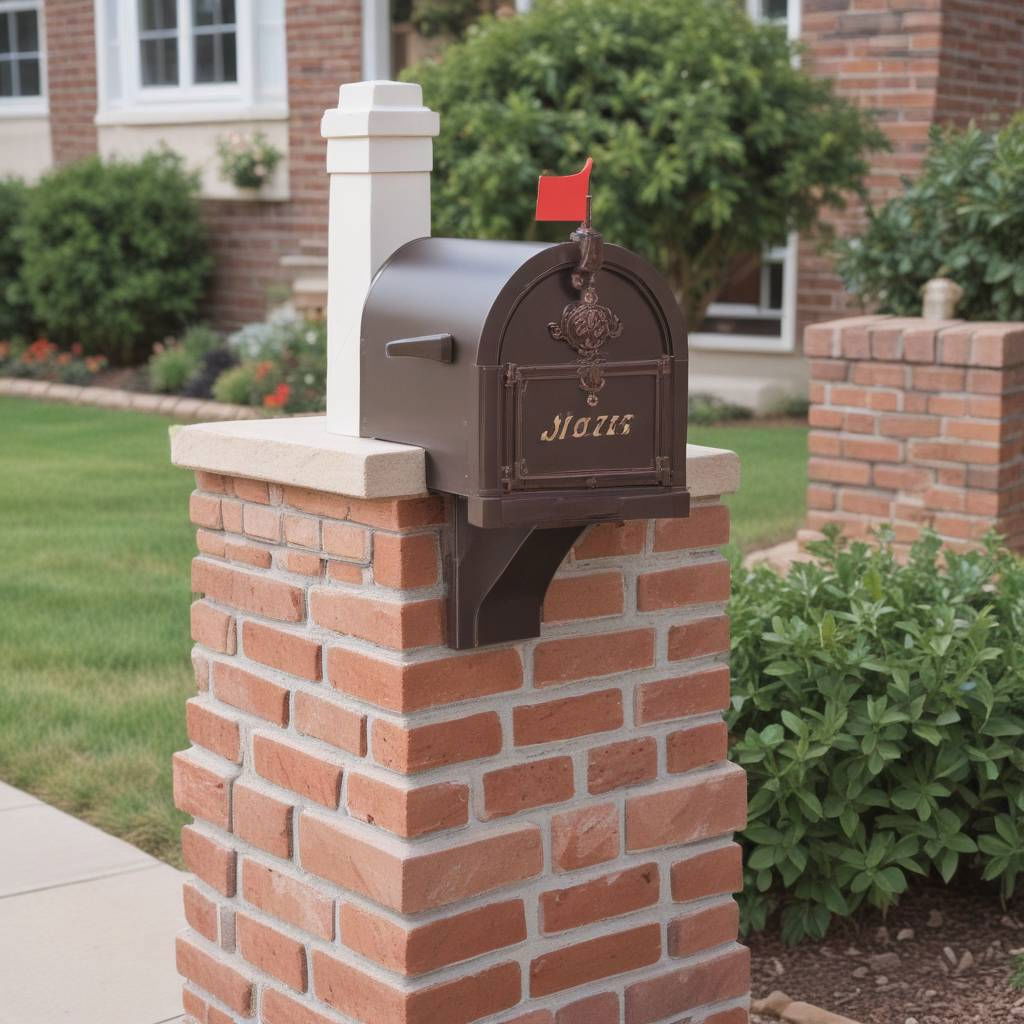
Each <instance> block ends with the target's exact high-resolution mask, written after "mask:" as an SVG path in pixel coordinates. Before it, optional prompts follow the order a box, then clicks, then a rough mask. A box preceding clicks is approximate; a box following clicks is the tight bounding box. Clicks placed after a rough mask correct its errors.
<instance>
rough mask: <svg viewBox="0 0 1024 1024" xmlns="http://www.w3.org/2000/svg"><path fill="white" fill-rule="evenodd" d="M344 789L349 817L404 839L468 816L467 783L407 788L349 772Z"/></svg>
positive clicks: (461, 821)
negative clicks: (345, 788)
mask: <svg viewBox="0 0 1024 1024" xmlns="http://www.w3.org/2000/svg"><path fill="white" fill-rule="evenodd" d="M346 793H347V800H348V813H349V814H351V815H352V817H353V818H358V819H359V820H360V821H365V822H367V823H368V824H370V825H376V826H377V827H378V828H384V829H387V830H388V831H389V832H394V833H395V834H396V835H400V836H402V837H403V838H405V839H414V838H416V837H417V836H422V835H427V834H428V833H430V832H438V831H441V830H443V829H449V828H458V827H459V826H460V825H465V824H466V822H467V821H468V820H469V787H468V786H464V785H462V784H461V783H455V782H439V783H437V784H435V785H432V786H419V787H416V788H412V789H410V788H406V787H403V786H394V785H391V784H389V783H387V782H382V781H381V780H380V779H376V778H373V777H371V776H369V775H358V774H356V773H355V772H349V776H348V788H347V790H346Z"/></svg>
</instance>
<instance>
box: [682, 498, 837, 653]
mask: <svg viewBox="0 0 1024 1024" xmlns="http://www.w3.org/2000/svg"><path fill="white" fill-rule="evenodd" d="M807 507H808V508H814V509H824V510H825V511H829V510H831V509H834V508H835V507H836V493H835V491H834V490H833V489H832V488H831V487H822V486H818V485H817V484H810V485H809V486H808V488H807ZM669 640H670V642H671V631H670V632H669Z"/></svg>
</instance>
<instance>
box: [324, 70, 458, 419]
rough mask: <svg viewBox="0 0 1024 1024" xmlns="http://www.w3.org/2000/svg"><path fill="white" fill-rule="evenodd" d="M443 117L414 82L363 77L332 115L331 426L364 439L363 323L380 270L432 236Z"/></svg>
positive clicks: (327, 123) (328, 122) (327, 122)
mask: <svg viewBox="0 0 1024 1024" xmlns="http://www.w3.org/2000/svg"><path fill="white" fill-rule="evenodd" d="M438 130H439V118H438V116H437V114H435V113H434V112H433V111H432V110H428V109H427V108H426V107H424V106H423V94H422V91H421V90H420V87H419V86H418V85H414V84H412V83H411V82H353V83H351V84H349V85H343V86H342V87H341V90H340V94H339V99H338V106H337V109H331V110H328V111H326V112H325V114H324V117H323V121H322V122H321V126H320V132H321V134H322V135H323V137H324V138H325V139H327V172H328V174H329V175H330V178H331V192H330V197H331V205H330V214H329V224H328V236H327V429H328V430H329V431H330V432H331V433H333V434H348V435H350V436H352V437H358V436H360V415H359V329H360V323H361V321H362V315H363V301H364V300H365V298H366V292H367V289H368V288H369V286H370V282H371V281H372V280H373V275H374V274H376V272H377V271H378V270H379V269H380V267H381V265H382V264H383V263H384V261H385V260H386V259H387V258H388V257H389V256H390V255H391V254H392V253H393V252H394V251H395V250H396V249H397V248H399V246H401V245H404V244H405V243H406V242H409V241H411V240H412V239H414V238H423V237H424V236H426V235H429V234H430V171H431V169H432V167H433V143H432V142H431V139H432V138H433V136H435V135H437V133H438Z"/></svg>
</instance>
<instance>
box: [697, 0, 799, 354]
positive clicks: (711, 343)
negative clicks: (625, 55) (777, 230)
mask: <svg viewBox="0 0 1024 1024" xmlns="http://www.w3.org/2000/svg"><path fill="white" fill-rule="evenodd" d="M801 3H802V0H789V4H788V8H787V17H786V35H787V36H788V38H789V39H791V40H798V39H799V38H800V32H801V10H800V8H801ZM763 4H764V0H746V5H747V13H748V14H749V15H750V17H751V18H753V19H754V20H755V21H764V20H766V19H764V18H763V16H762V12H763ZM774 21H775V23H776V24H781V19H774ZM798 255H799V238H798V236H797V233H796V232H795V231H794V232H792V233H791V234H790V235H789V237H788V238H787V239H786V244H785V245H783V246H777V247H774V248H771V249H768V250H766V251H765V259H764V262H763V263H762V267H761V298H760V303H759V304H758V305H754V304H749V305H748V304H743V303H728V302H713V303H711V306H710V307H709V308H708V312H707V315H708V316H709V317H722V318H728V317H742V318H744V319H766V320H778V321H779V335H778V337H765V336H763V335H758V334H718V333H717V332H715V331H695V332H693V333H691V334H690V339H689V341H690V346H691V347H692V348H695V349H705V350H710V351H719V352H722V351H725V352H795V351H796V300H797V259H798ZM780 259H781V261H782V310H781V313H780V311H778V310H773V309H770V308H768V281H767V276H768V263H769V262H771V261H774V262H778V261H779V260H780Z"/></svg>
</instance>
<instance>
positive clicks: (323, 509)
mask: <svg viewBox="0 0 1024 1024" xmlns="http://www.w3.org/2000/svg"><path fill="white" fill-rule="evenodd" d="M284 502H285V504H286V505H290V506H291V507H292V508H295V509H298V510H299V511H300V512H308V513H309V514H310V515H314V516H324V517H326V518H328V519H351V520H352V521H353V522H357V523H362V524H364V525H365V526H376V527H379V528H381V529H384V530H412V529H416V528H418V527H421V526H437V525H438V524H440V523H443V522H444V518H445V517H444V502H443V501H442V499H440V498H436V497H422V498H380V499H363V498H347V497H344V496H342V495H340V494H327V493H325V492H324V491H315V490H311V489H309V488H306V487H285V488H284Z"/></svg>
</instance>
